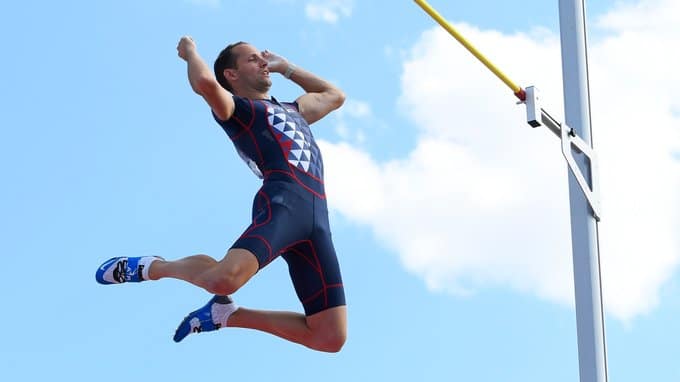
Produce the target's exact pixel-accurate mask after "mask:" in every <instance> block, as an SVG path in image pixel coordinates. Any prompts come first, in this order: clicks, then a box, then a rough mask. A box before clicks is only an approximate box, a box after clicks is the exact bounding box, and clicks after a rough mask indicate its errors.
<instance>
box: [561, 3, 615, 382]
mask: <svg viewBox="0 0 680 382" xmlns="http://www.w3.org/2000/svg"><path fill="white" fill-rule="evenodd" d="M584 2H585V0H559V11H560V37H561V45H562V79H563V82H564V112H565V124H566V125H567V126H569V128H571V130H570V132H569V133H570V134H571V135H572V136H576V137H580V138H581V140H583V141H584V142H585V143H586V144H587V146H588V147H587V148H586V150H585V151H581V150H577V149H575V148H574V147H571V145H570V147H569V149H570V150H573V151H574V152H573V153H572V158H573V160H574V161H575V162H576V165H577V166H578V167H579V168H580V173H581V174H583V175H582V179H578V177H579V175H577V174H578V172H579V171H574V170H575V169H573V168H572V169H571V171H570V172H569V200H570V204H571V241H572V251H573V262H574V291H575V297H576V331H577V337H578V358H579V375H580V380H581V382H606V381H607V359H606V346H605V338H604V317H603V312H602V292H601V290H602V289H601V285H600V255H599V247H598V231H597V228H598V227H597V221H598V220H599V216H598V212H597V209H599V208H598V207H597V205H598V204H599V200H597V193H596V192H594V191H596V190H595V189H594V188H595V187H596V183H597V181H598V180H597V179H593V178H594V177H595V176H596V174H594V173H593V172H594V171H593V169H594V168H595V161H594V158H593V157H589V156H588V155H586V153H587V151H589V149H590V148H591V147H592V142H591V127H590V93H589V89H588V56H587V48H586V47H587V43H586V26H585V4H584ZM562 130H563V132H562V134H564V130H566V129H562ZM563 145H564V140H563ZM565 155H566V153H565ZM584 178H585V179H584ZM584 180H585V181H586V182H588V183H589V184H590V190H588V189H587V188H586V189H584V187H583V186H584V185H582V184H579V182H583V181H584ZM588 199H590V200H588ZM594 207H595V208H594Z"/></svg>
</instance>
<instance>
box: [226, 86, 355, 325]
mask: <svg viewBox="0 0 680 382" xmlns="http://www.w3.org/2000/svg"><path fill="white" fill-rule="evenodd" d="M233 99H234V103H235V104H236V109H235V111H234V114H233V115H232V117H231V118H230V119H229V120H227V121H222V120H220V119H219V118H218V117H217V116H215V115H214V113H213V116H214V117H215V120H216V121H217V122H218V123H219V124H220V126H222V128H223V129H224V131H225V132H226V133H227V135H229V138H231V140H232V142H233V143H234V146H235V147H236V151H237V152H238V153H239V155H240V156H241V158H243V160H244V161H245V162H246V163H247V164H248V166H249V167H250V169H251V170H253V172H254V173H255V175H257V176H258V177H260V178H262V179H263V184H262V187H261V188H260V190H259V191H258V192H257V194H256V195H255V200H254V201H253V214H252V222H251V224H250V226H248V228H247V229H246V230H245V232H243V234H242V235H241V237H239V238H238V239H237V240H236V242H235V243H234V244H233V245H232V248H242V249H246V250H248V251H250V252H252V253H253V254H254V255H255V257H257V260H258V262H259V267H260V269H262V268H263V267H264V266H266V265H267V264H269V263H270V262H271V261H272V260H274V259H275V258H277V257H278V256H279V255H280V256H281V257H283V258H284V259H285V260H286V262H287V263H288V270H289V272H290V277H291V279H292V281H293V285H294V287H295V291H296V293H297V296H298V298H299V299H300V301H301V302H302V305H303V306H304V309H305V314H307V315H311V314H314V313H318V312H320V311H323V310H325V309H328V308H332V307H336V306H341V305H345V293H344V289H343V286H342V277H341V275H340V266H339V264H338V259H337V257H336V254H335V249H334V248H333V242H332V240H331V231H330V227H329V223H328V209H327V205H326V194H325V190H324V185H323V161H322V159H321V153H320V151H319V148H318V146H317V145H316V142H315V141H314V137H313V136H312V132H311V130H310V128H309V125H308V124H307V122H306V121H305V120H304V118H303V117H302V115H300V113H299V112H298V106H297V103H295V102H293V103H279V102H278V101H276V99H274V98H273V97H272V99H271V100H251V99H248V98H243V97H239V96H233Z"/></svg>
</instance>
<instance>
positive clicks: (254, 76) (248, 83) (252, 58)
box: [232, 44, 272, 93]
mask: <svg viewBox="0 0 680 382" xmlns="http://www.w3.org/2000/svg"><path fill="white" fill-rule="evenodd" d="M234 53H236V55H237V58H236V67H237V68H238V69H235V71H236V74H237V76H238V79H237V81H239V82H240V83H241V85H243V86H245V87H246V88H250V89H254V90H256V91H258V92H263V93H266V92H268V91H269V88H270V87H271V86H272V80H271V78H269V68H268V67H267V60H265V59H264V58H262V54H261V53H260V51H259V50H257V49H255V47H254V46H252V45H250V44H241V45H238V46H236V47H234ZM232 70H234V69H232Z"/></svg>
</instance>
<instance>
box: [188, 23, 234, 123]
mask: <svg viewBox="0 0 680 382" xmlns="http://www.w3.org/2000/svg"><path fill="white" fill-rule="evenodd" d="M177 54H178V55H179V56H180V57H181V58H182V59H183V60H184V61H186V62H187V75H188V77H189V84H190V85H191V88H192V89H193V90H194V92H196V94H198V95H200V96H202V97H203V99H205V101H206V102H207V103H208V105H209V106H210V108H211V109H212V110H213V112H214V113H215V115H217V117H218V118H220V119H221V120H223V121H226V120H228V119H229V118H231V116H232V114H234V108H235V105H234V99H233V98H232V94H231V93H230V92H228V91H227V90H226V89H225V88H223V87H222V86H221V85H220V84H219V83H218V82H217V80H216V79H215V75H214V74H213V72H212V70H210V68H209V67H208V65H207V64H206V63H205V61H203V59H202V58H201V56H200V55H199V54H198V51H197V50H196V43H195V42H194V40H193V39H192V38H191V37H189V36H184V37H182V38H181V39H180V40H179V43H178V44H177Z"/></svg>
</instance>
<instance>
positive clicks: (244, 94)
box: [234, 90, 271, 99]
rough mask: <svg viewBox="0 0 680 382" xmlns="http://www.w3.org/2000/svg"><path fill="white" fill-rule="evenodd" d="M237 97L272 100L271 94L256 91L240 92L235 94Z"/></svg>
mask: <svg viewBox="0 0 680 382" xmlns="http://www.w3.org/2000/svg"><path fill="white" fill-rule="evenodd" d="M234 94H236V95H237V96H240V97H245V98H250V99H271V97H270V96H269V92H259V91H256V90H252V91H239V92H235V93H234Z"/></svg>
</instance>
